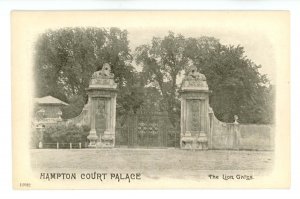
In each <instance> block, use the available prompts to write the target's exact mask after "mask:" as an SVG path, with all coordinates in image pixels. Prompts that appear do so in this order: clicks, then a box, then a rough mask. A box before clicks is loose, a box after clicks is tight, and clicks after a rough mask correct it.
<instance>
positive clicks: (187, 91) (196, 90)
mask: <svg viewBox="0 0 300 199" xmlns="http://www.w3.org/2000/svg"><path fill="white" fill-rule="evenodd" d="M179 92H180V94H181V95H180V99H181V120H180V125H181V132H180V148H181V149H201V150H206V149H208V146H211V144H210V139H208V138H209V137H208V136H209V116H208V114H209V111H208V108H209V92H210V91H209V89H208V85H207V82H206V77H205V76H204V75H203V74H201V73H199V72H198V71H197V68H196V67H195V66H194V65H191V66H189V67H188V68H187V70H186V74H185V77H184V79H183V81H182V85H181V90H180V91H179Z"/></svg>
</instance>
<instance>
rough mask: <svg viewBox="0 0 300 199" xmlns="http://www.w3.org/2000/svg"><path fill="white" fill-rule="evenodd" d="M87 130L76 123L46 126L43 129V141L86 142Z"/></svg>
mask: <svg viewBox="0 0 300 199" xmlns="http://www.w3.org/2000/svg"><path fill="white" fill-rule="evenodd" d="M87 136H88V132H86V131H85V130H84V129H83V127H78V126H76V125H69V126H65V125H57V126H50V127H47V128H46V129H45V131H44V142H45V143H56V142H59V143H70V142H71V143H78V142H86V138H87Z"/></svg>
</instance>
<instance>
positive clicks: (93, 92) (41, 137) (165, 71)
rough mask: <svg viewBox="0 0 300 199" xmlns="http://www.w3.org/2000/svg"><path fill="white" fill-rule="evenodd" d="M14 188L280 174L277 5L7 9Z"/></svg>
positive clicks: (284, 48)
mask: <svg viewBox="0 0 300 199" xmlns="http://www.w3.org/2000/svg"><path fill="white" fill-rule="evenodd" d="M11 23H12V33H11V34H12V100H13V101H12V104H13V112H12V114H13V127H12V128H13V186H14V188H15V189H107V188H109V189H116V188H131V189H132V188H134V189H141V188H232V187H233V188H287V187H289V181H290V159H289V155H290V153H289V146H290V144H289V137H290V131H289V117H290V116H289V113H290V112H289V111H290V110H289V86H290V85H289V81H290V80H289V12H288V11H13V12H12V13H11Z"/></svg>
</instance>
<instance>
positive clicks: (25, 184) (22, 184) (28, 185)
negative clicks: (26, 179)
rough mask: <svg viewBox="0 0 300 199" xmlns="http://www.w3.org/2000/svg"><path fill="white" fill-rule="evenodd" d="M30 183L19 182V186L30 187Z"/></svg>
mask: <svg viewBox="0 0 300 199" xmlns="http://www.w3.org/2000/svg"><path fill="white" fill-rule="evenodd" d="M30 186H31V184H30V183H23V182H22V183H20V187H30Z"/></svg>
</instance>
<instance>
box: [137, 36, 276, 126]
mask: <svg viewBox="0 0 300 199" xmlns="http://www.w3.org/2000/svg"><path fill="white" fill-rule="evenodd" d="M189 60H190V61H192V63H193V64H194V65H195V66H196V67H197V68H198V70H199V71H200V72H201V73H203V74H204V75H205V76H206V78H207V83H208V86H209V88H210V90H211V91H212V94H211V96H210V105H211V107H212V108H213V110H214V112H215V115H216V116H217V117H218V118H219V119H220V120H222V121H226V122H232V120H233V116H234V115H239V116H240V121H241V122H246V123H270V122H272V120H273V112H272V111H273V91H272V88H271V86H270V85H269V84H270V82H269V80H268V79H267V77H266V76H265V75H261V74H260V73H259V71H258V69H259V68H260V67H261V66H259V65H256V64H255V63H254V62H252V61H251V60H250V59H248V58H247V57H246V56H245V52H244V48H243V47H241V46H232V45H230V46H226V45H222V44H221V43H220V42H219V40H217V39H215V38H213V37H200V38H185V37H183V36H182V35H180V34H179V35H175V34H174V33H173V32H169V34H168V35H167V36H165V37H164V38H157V37H153V39H152V43H151V44H148V45H141V46H139V47H137V48H136V61H137V63H138V64H139V65H141V66H142V68H143V74H144V76H145V78H146V79H147V80H148V83H156V84H157V85H158V89H159V90H160V91H161V94H162V96H163V98H164V99H165V102H166V110H167V111H168V112H169V115H170V116H173V117H174V120H176V117H179V116H178V113H176V111H177V112H178V111H179V110H180V109H179V106H180V104H179V103H178V95H177V91H178V89H179V85H178V84H177V83H178V80H179V79H180V78H182V76H181V74H182V73H183V70H184V68H185V67H186V66H187V65H188V62H189Z"/></svg>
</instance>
